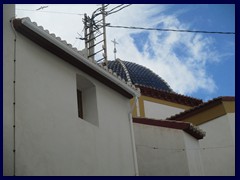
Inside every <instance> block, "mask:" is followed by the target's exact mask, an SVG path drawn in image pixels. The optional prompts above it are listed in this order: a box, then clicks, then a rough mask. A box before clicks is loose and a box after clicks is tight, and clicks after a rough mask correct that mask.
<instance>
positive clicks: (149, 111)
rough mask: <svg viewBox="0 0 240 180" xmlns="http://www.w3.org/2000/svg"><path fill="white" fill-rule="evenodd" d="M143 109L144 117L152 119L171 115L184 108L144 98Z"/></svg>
mask: <svg viewBox="0 0 240 180" xmlns="http://www.w3.org/2000/svg"><path fill="white" fill-rule="evenodd" d="M144 110H145V117H146V118H153V119H166V118H168V117H170V116H172V115H175V114H178V113H180V112H182V111H184V109H181V108H175V107H171V106H167V105H163V104H158V103H155V102H150V101H146V100H144Z"/></svg>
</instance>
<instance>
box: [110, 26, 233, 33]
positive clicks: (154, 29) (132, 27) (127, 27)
mask: <svg viewBox="0 0 240 180" xmlns="http://www.w3.org/2000/svg"><path fill="white" fill-rule="evenodd" d="M106 27H110V28H122V29H123V28H124V29H139V30H149V31H172V32H186V33H208V34H235V32H221V31H195V30H186V29H162V28H146V27H134V26H115V25H108V26H106Z"/></svg>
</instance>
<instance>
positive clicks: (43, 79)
mask: <svg viewBox="0 0 240 180" xmlns="http://www.w3.org/2000/svg"><path fill="white" fill-rule="evenodd" d="M12 35H13V34H12ZM9 46H11V49H12V44H10V45H9ZM16 53H17V58H16V60H17V61H16V62H17V66H16V76H17V78H16V175H135V172H134V160H133V153H132V145H131V138H130V126H129V120H128V112H129V110H130V107H129V99H127V98H125V97H123V96H122V95H120V94H119V93H117V92H115V91H113V90H112V89H110V88H109V87H106V86H105V85H103V84H101V83H100V82H98V81H96V80H95V79H93V78H91V77H89V76H88V75H86V74H84V73H82V72H80V71H79V70H78V69H76V68H74V67H73V66H71V65H70V64H67V63H66V62H64V61H63V60H61V59H59V58H58V57H56V56H55V55H53V54H51V53H50V52H48V51H46V50H44V49H42V48H41V47H39V46H38V45H36V44H35V43H33V42H32V41H30V40H28V39H27V38H25V37H23V36H22V35H21V34H18V38H17V49H16ZM8 73H9V72H8ZM76 74H79V75H82V76H84V77H85V78H87V79H89V80H90V81H91V82H92V83H93V84H94V85H95V87H96V89H95V92H96V98H97V99H96V102H97V115H98V123H99V124H98V125H94V124H92V123H89V122H87V121H85V120H82V119H80V118H78V110H77V91H76V89H77V83H76ZM10 79H11V78H10ZM8 81H10V80H8ZM4 85H5V82H4ZM6 88H7V87H6ZM8 89H11V88H10V87H9V88H8ZM8 89H6V91H7V90H8ZM11 93H12V91H9V92H8V93H7V94H6V97H7V98H10V97H11V96H12V94H11ZM4 95H5V94H4ZM4 106H5V104H4ZM9 106H10V102H9ZM93 109H94V108H93ZM93 113H95V112H93ZM9 115H11V112H8V113H6V116H7V119H6V122H8V123H9V122H10V121H11V119H12V118H11V116H9ZM4 122H5V121H4ZM5 126H6V125H4V128H5ZM7 128H9V127H7ZM6 136H7V137H6V138H7V143H10V144H12V142H11V141H12V131H9V133H8V134H7V135H6ZM6 138H5V139H6ZM5 139H4V140H5ZM10 144H9V146H5V145H6V144H4V148H6V149H7V151H8V152H6V153H5V154H9V153H10V152H11V153H12V149H11V147H10ZM11 146H12V145H11ZM5 154H4V155H5ZM6 157H7V156H6ZM6 159H9V157H7V158H6ZM4 166H5V164H4ZM11 166H13V164H12V163H11ZM6 168H7V169H6V170H4V172H6V173H7V172H8V171H9V170H8V168H9V167H7V166H6Z"/></svg>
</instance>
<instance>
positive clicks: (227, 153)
mask: <svg viewBox="0 0 240 180" xmlns="http://www.w3.org/2000/svg"><path fill="white" fill-rule="evenodd" d="M199 127H200V128H201V129H202V130H204V131H205V132H206V137H205V138H204V139H203V140H200V147H201V153H202V158H203V164H204V173H205V175H207V176H234V175H235V135H234V133H235V130H234V129H235V113H231V114H227V115H224V116H221V117H219V118H216V119H214V120H212V121H208V122H206V123H204V124H201V125H199Z"/></svg>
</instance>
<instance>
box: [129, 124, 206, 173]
mask: <svg viewBox="0 0 240 180" xmlns="http://www.w3.org/2000/svg"><path fill="white" fill-rule="evenodd" d="M134 133H135V141H136V148H137V157H138V167H139V174H140V175H142V176H189V175H202V166H201V164H200V163H201V162H200V161H198V160H199V159H200V156H199V145H198V141H197V140H196V139H194V138H192V137H190V136H189V135H188V134H186V133H185V132H183V131H182V130H177V129H170V128H164V127H157V126H150V125H144V124H138V123H134ZM191 158H193V159H191ZM195 160H197V161H195ZM190 166H192V167H190Z"/></svg>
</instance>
